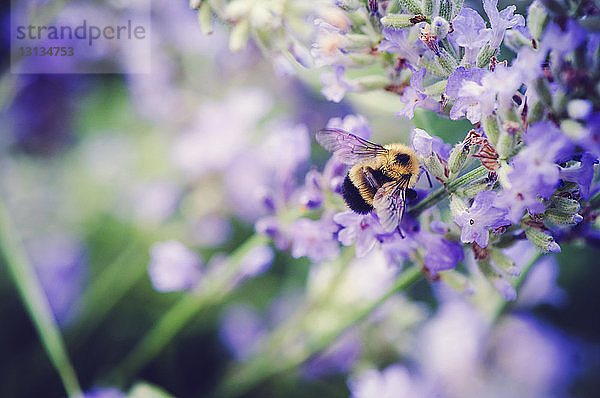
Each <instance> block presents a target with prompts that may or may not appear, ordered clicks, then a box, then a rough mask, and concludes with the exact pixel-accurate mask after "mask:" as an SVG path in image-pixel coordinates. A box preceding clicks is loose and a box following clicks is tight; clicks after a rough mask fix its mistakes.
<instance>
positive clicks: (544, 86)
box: [534, 78, 552, 107]
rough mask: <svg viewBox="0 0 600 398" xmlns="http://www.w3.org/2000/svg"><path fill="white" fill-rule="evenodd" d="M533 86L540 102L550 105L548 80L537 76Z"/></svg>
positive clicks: (550, 95) (550, 97)
mask: <svg viewBox="0 0 600 398" xmlns="http://www.w3.org/2000/svg"><path fill="white" fill-rule="evenodd" d="M534 88H535V91H536V92H537V95H538V97H539V98H540V100H541V102H542V103H543V104H544V105H546V106H547V107H552V94H550V88H549V87H548V81H547V80H546V79H543V78H539V79H537V80H536V81H535V83H534Z"/></svg>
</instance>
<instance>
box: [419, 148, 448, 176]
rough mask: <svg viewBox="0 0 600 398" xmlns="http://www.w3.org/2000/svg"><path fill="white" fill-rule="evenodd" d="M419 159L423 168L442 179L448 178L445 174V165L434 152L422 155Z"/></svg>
mask: <svg viewBox="0 0 600 398" xmlns="http://www.w3.org/2000/svg"><path fill="white" fill-rule="evenodd" d="M420 160H421V164H423V167H424V168H425V170H427V171H428V172H430V173H431V175H433V176H434V177H437V178H439V179H441V180H442V181H445V180H446V179H447V178H448V176H447V175H446V167H445V165H444V164H442V161H441V160H440V158H439V157H438V156H437V155H436V154H433V155H430V156H427V157H422V158H421V159H420Z"/></svg>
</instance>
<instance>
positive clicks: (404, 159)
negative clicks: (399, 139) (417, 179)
mask: <svg viewBox="0 0 600 398" xmlns="http://www.w3.org/2000/svg"><path fill="white" fill-rule="evenodd" d="M396 163H397V164H399V165H400V166H406V165H408V164H409V163H410V155H409V154H407V153H398V154H396Z"/></svg>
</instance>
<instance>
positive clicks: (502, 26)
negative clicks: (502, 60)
mask: <svg viewBox="0 0 600 398" xmlns="http://www.w3.org/2000/svg"><path fill="white" fill-rule="evenodd" d="M483 9H484V10H485V12H486V14H487V15H488V18H489V19H490V24H491V26H492V38H491V40H490V47H491V48H493V49H497V48H499V47H500V43H502V39H504V33H505V32H506V30H507V29H511V28H514V27H517V26H524V25H525V18H523V16H522V15H519V14H516V15H515V14H514V12H515V10H516V9H517V7H516V6H514V5H510V6H508V7H506V8H505V9H504V10H502V11H498V0H483Z"/></svg>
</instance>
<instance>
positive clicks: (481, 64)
mask: <svg viewBox="0 0 600 398" xmlns="http://www.w3.org/2000/svg"><path fill="white" fill-rule="evenodd" d="M495 54H496V49H495V48H491V47H490V44H489V43H487V44H486V45H485V46H483V47H482V48H481V50H479V54H477V67H478V68H487V67H488V65H489V64H490V60H491V59H492V57H493V56H494V55H495Z"/></svg>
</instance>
